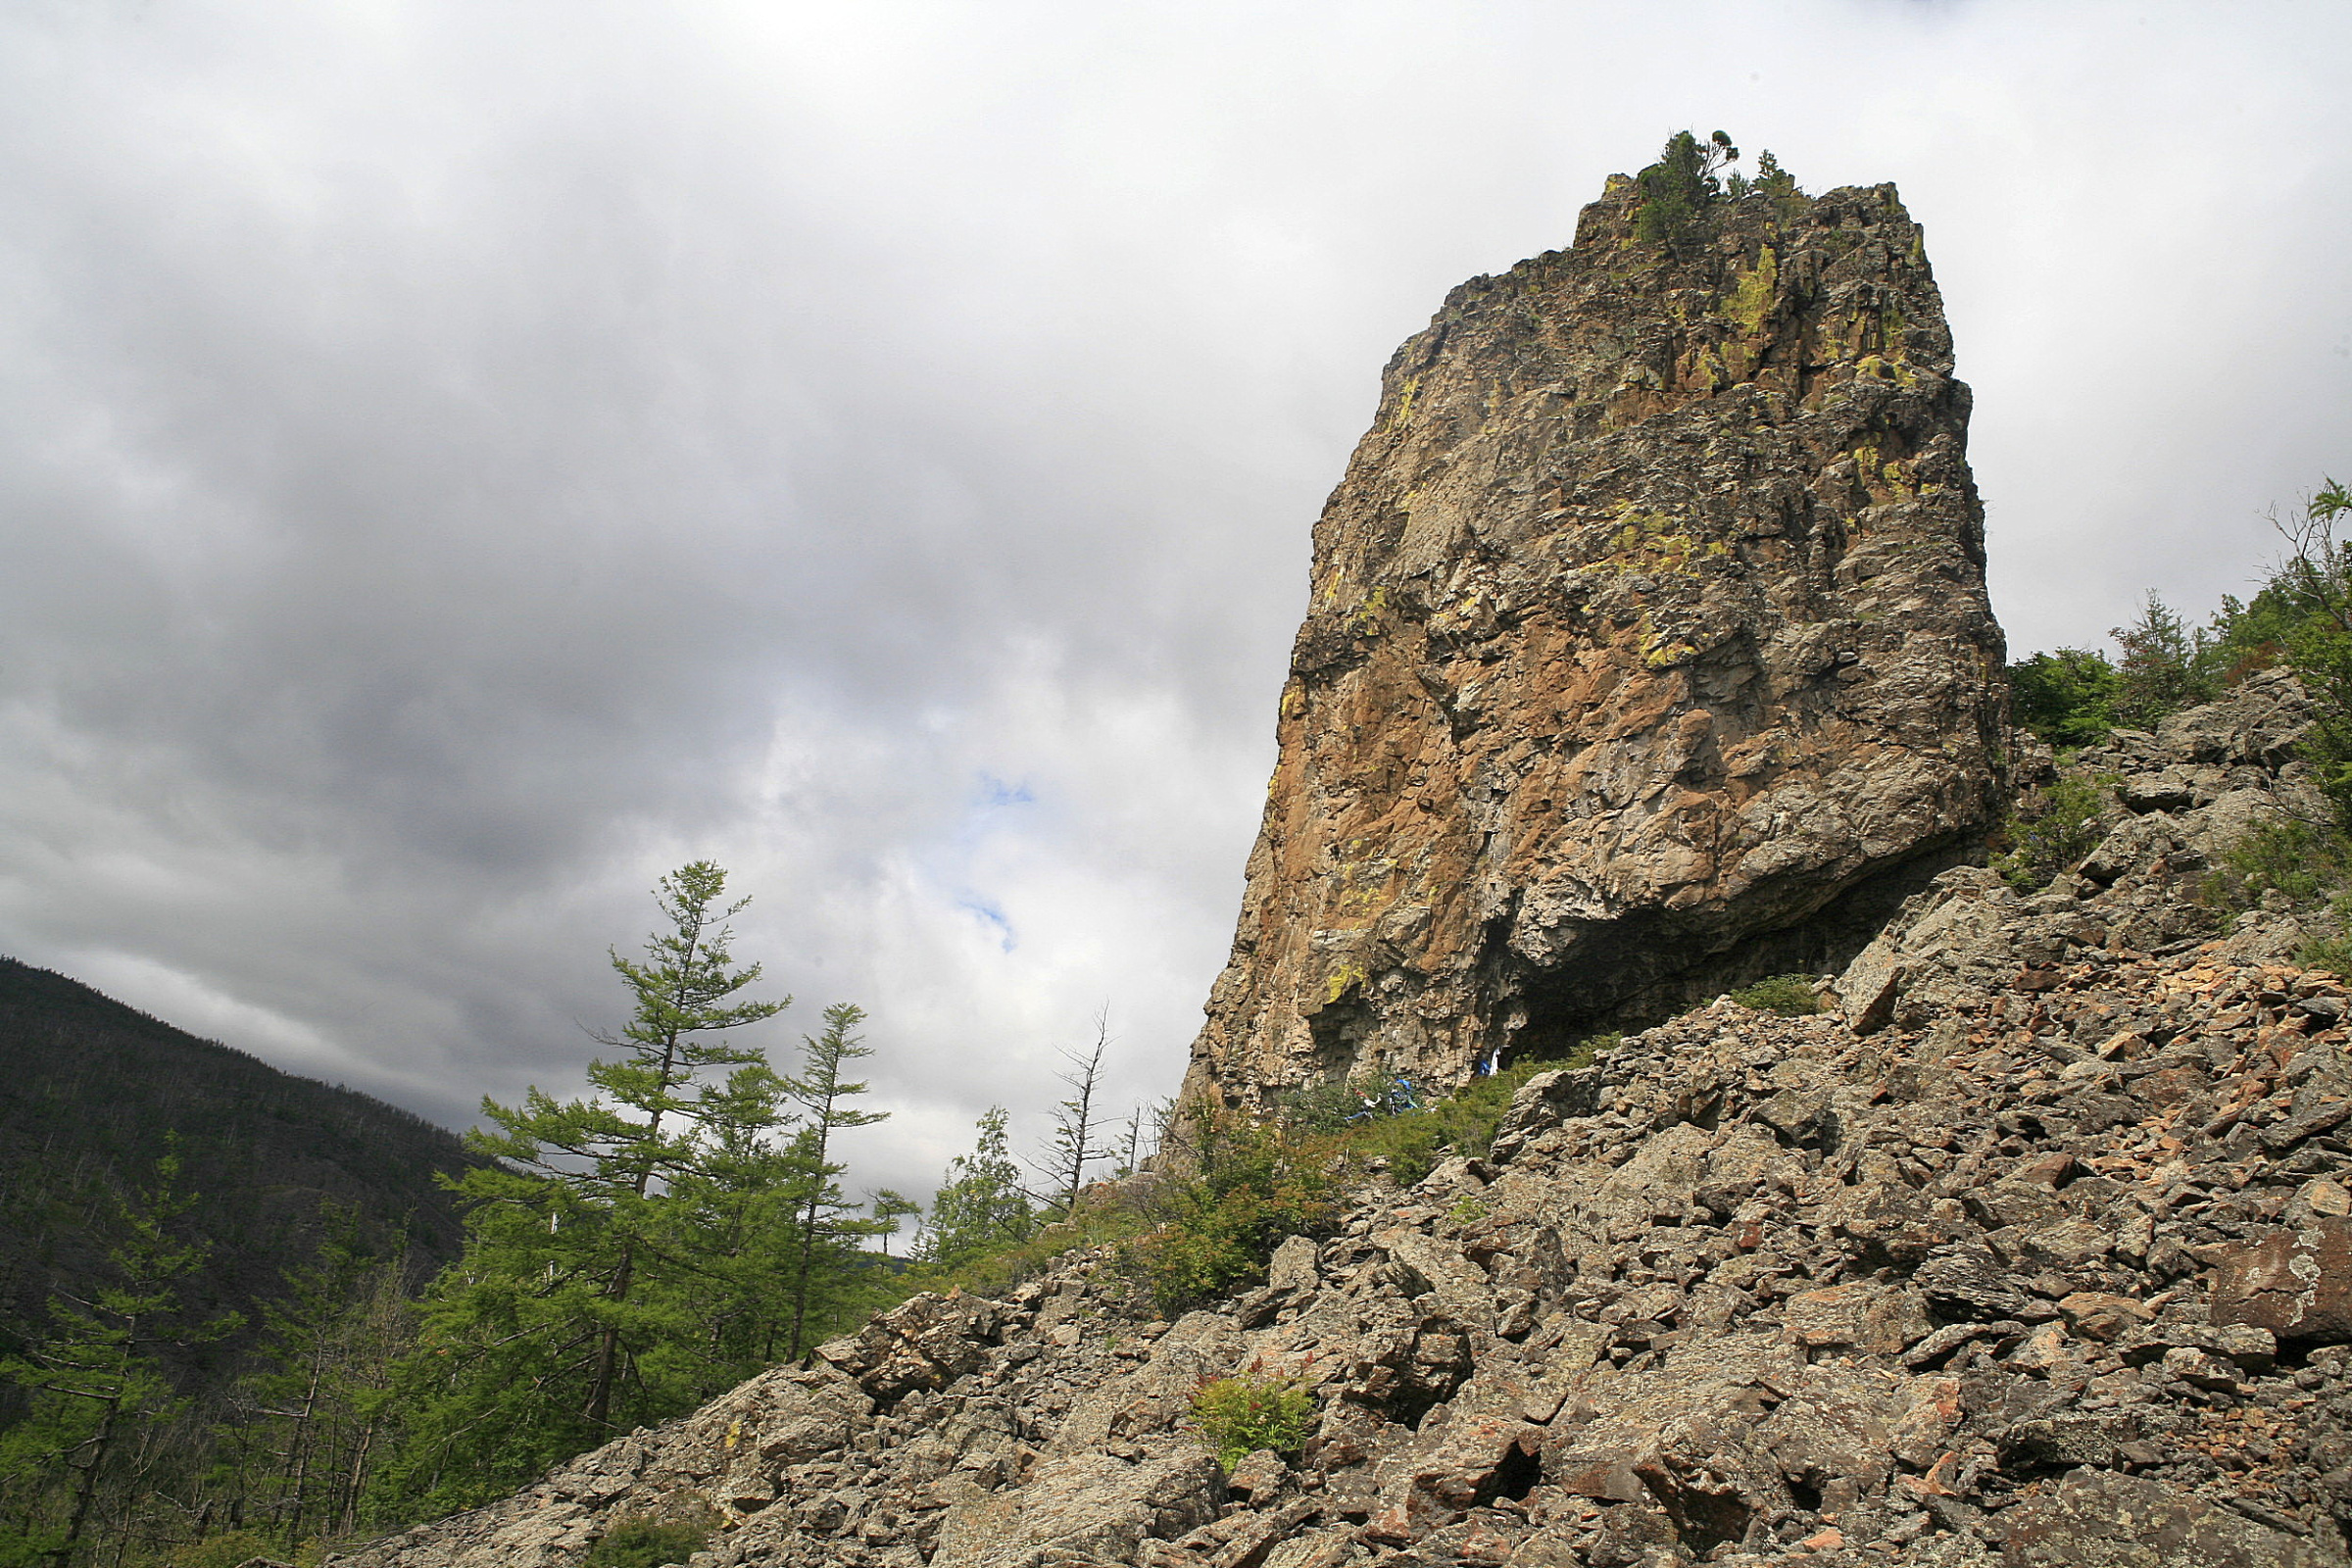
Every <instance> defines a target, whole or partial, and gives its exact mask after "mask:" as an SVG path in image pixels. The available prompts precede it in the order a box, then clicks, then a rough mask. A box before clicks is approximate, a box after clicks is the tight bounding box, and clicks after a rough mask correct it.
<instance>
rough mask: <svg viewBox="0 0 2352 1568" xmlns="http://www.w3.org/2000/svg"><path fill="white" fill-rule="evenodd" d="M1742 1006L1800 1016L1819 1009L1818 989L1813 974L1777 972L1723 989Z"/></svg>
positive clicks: (1793, 1016)
mask: <svg viewBox="0 0 2352 1568" xmlns="http://www.w3.org/2000/svg"><path fill="white" fill-rule="evenodd" d="M1725 994H1726V995H1727V996H1729V997H1730V998H1731V999H1732V1000H1733V1001H1734V1002H1737V1003H1738V1004H1740V1005H1741V1006H1742V1007H1746V1008H1749V1009H1750V1010H1752V1011H1755V1012H1777V1013H1780V1014H1781V1015H1782V1016H1784V1017H1789V1018H1801V1017H1804V1016H1805V1015H1806V1014H1808V1013H1815V1012H1819V1011H1821V993H1820V992H1819V991H1818V990H1816V989H1815V988H1814V984H1813V978H1812V976H1810V975H1802V974H1776V975H1771V976H1769V977H1767V978H1765V979H1762V980H1759V981H1757V982H1756V983H1755V984H1754V985H1752V986H1742V987H1740V989H1739V990H1738V991H1732V992H1727V993H1725Z"/></svg>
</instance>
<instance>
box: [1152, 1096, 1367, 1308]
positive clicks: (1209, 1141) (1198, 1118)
mask: <svg viewBox="0 0 2352 1568" xmlns="http://www.w3.org/2000/svg"><path fill="white" fill-rule="evenodd" d="M1172 1142H1173V1143H1174V1144H1175V1146H1176V1147H1175V1149H1174V1151H1173V1152H1174V1153H1175V1155H1176V1158H1177V1161H1178V1162H1179V1163H1180V1164H1181V1165H1183V1166H1187V1167H1189V1168H1190V1171H1191V1176H1190V1178H1189V1179H1184V1180H1173V1181H1170V1182H1168V1183H1167V1184H1165V1186H1164V1187H1163V1188H1162V1189H1161V1190H1160V1191H1159V1193H1158V1194H1157V1195H1156V1196H1155V1199H1154V1203H1153V1207H1154V1209H1155V1210H1156V1212H1155V1214H1154V1216H1153V1217H1154V1218H1155V1219H1156V1220H1157V1222H1158V1223H1157V1224H1156V1225H1155V1226H1154V1228H1153V1229H1152V1231H1151V1232H1150V1233H1149V1234H1148V1235H1145V1236H1142V1237H1139V1238H1137V1239H1135V1240H1133V1241H1130V1242H1128V1243H1127V1244H1125V1245H1124V1246H1123V1247H1122V1248H1121V1249H1120V1257H1121V1259H1122V1261H1123V1262H1124V1263H1125V1265H1126V1267H1127V1269H1128V1270H1129V1272H1130V1273H1132V1274H1133V1275H1134V1276H1135V1277H1136V1279H1137V1280H1138V1281H1139V1283H1141V1284H1142V1285H1144V1286H1145V1287H1146V1288H1147V1289H1148V1290H1150V1292H1151V1293H1152V1301H1153V1302H1154V1303H1155V1304H1156V1305H1157V1306H1158V1307H1159V1309H1160V1310H1161V1311H1163V1312H1166V1313H1168V1314H1170V1315H1171V1316H1172V1315H1174V1314H1175V1313H1177V1312H1181V1311H1183V1310H1185V1309H1187V1308H1189V1307H1191V1306H1193V1305H1195V1304H1196V1303H1198V1302H1201V1301H1204V1300H1207V1299H1210V1298H1211V1297H1215V1296H1219V1295H1222V1294H1223V1293H1224V1292H1226V1291H1228V1290H1230V1289H1232V1288H1233V1287H1234V1286H1236V1285H1240V1284H1242V1283H1244V1282H1245V1281H1248V1280H1250V1278H1252V1277H1253V1276H1255V1275H1256V1274H1258V1272H1259V1271H1260V1270H1262V1269H1263V1268H1264V1267H1265V1264H1266V1259H1267V1258H1269V1257H1271V1256H1272V1255H1273V1253H1274V1249H1275V1248H1276V1247H1278V1246H1280V1245H1281V1244H1282V1241H1283V1239H1284V1238H1285V1237H1289V1236H1314V1235H1319V1234H1321V1233H1323V1232H1325V1231H1327V1230H1329V1229H1330V1228H1331V1224H1332V1221H1333V1219H1334V1217H1335V1216H1336V1215H1337V1213H1338V1211H1339V1201H1340V1197H1341V1193H1342V1190H1343V1188H1344V1187H1345V1185H1346V1180H1345V1178H1346V1175H1347V1161H1346V1159H1345V1157H1344V1155H1343V1154H1342V1152H1341V1150H1340V1147H1339V1141H1338V1140H1337V1139H1335V1138H1332V1137H1329V1136H1317V1135H1313V1134H1307V1133H1302V1132H1299V1131H1298V1130H1297V1129H1295V1128H1292V1127H1288V1126H1285V1125H1284V1124H1282V1123H1281V1122H1269V1123H1259V1122H1253V1121H1251V1120H1250V1119H1249V1118H1248V1117H1247V1116H1244V1115H1242V1114H1240V1113H1239V1112H1236V1111H1231V1110H1227V1109H1225V1108H1224V1107H1223V1106H1220V1105H1214V1104H1209V1103H1201V1104H1196V1105H1193V1106H1190V1107H1188V1108H1187V1110H1186V1113H1185V1123H1184V1125H1183V1127H1182V1128H1181V1130H1180V1136H1179V1137H1178V1138H1177V1139H1175V1140H1172Z"/></svg>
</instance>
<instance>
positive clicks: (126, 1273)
mask: <svg viewBox="0 0 2352 1568" xmlns="http://www.w3.org/2000/svg"><path fill="white" fill-rule="evenodd" d="M106 1200H107V1204H108V1206H109V1207H110V1208H111V1209H112V1211H113V1214H112V1219H113V1229H114V1230H115V1233H116V1237H117V1239H116V1241H115V1243H114V1245H113V1246H112V1247H111V1248H110V1249H109V1250H108V1253H107V1257H108V1262H109V1264H110V1266H111V1270H112V1275H113V1277H112V1279H111V1280H110V1281H109V1282H108V1283H107V1284H106V1285H104V1286H103V1287H102V1288H100V1289H99V1290H97V1291H96V1292H94V1293H92V1294H91V1295H90V1296H88V1297H86V1298H84V1297H76V1296H73V1295H69V1294H67V1293H64V1292H60V1293H58V1294H57V1295H55V1296H54V1297H52V1299H51V1300H50V1303H49V1309H50V1323H49V1326H48V1332H47V1334H46V1335H45V1336H44V1337H43V1338H41V1339H40V1340H39V1341H38V1342H37V1343H36V1344H34V1345H33V1346H32V1347H31V1348H29V1349H27V1350H26V1351H25V1353H23V1354H21V1355H13V1356H9V1357H6V1358H5V1359H0V1378H6V1379H7V1380H8V1381H9V1382H11V1383H14V1384H16V1385H17V1386H18V1387H19V1388H20V1389H22V1390H23V1391H24V1392H25V1400H26V1412H25V1417H24V1419H22V1420H20V1421H19V1422H18V1423H17V1424H16V1425H15V1426H13V1427H11V1428H10V1429H9V1430H8V1431H7V1432H6V1433H5V1434H0V1520H4V1521H5V1522H6V1526H7V1529H6V1533H5V1534H4V1535H0V1564H4V1565H6V1568H19V1565H27V1564H33V1563H40V1564H44V1565H48V1568H65V1565H67V1564H70V1563H73V1562H74V1561H75V1560H76V1559H77V1558H80V1557H82V1556H84V1555H85V1554H86V1549H87V1547H88V1545H89V1544H90V1542H91V1540H92V1538H93V1537H95V1536H96V1535H98V1534H99V1533H100V1530H101V1527H102V1526H103V1525H105V1524H106V1523H108V1521H107V1520H106V1519H104V1518H102V1516H101V1515H102V1511H103V1512H111V1513H112V1514H114V1515H115V1516H116V1517H115V1518H114V1519H113V1520H112V1523H113V1524H114V1525H115V1527H116V1528H115V1529H114V1530H113V1531H111V1532H108V1533H110V1534H114V1535H117V1536H119V1535H120V1534H121V1531H122V1527H123V1526H124V1525H126V1524H127V1521H128V1514H129V1512H130V1510H131V1509H132V1508H133V1507H135V1506H137V1505H138V1504H139V1503H141V1502H142V1501H143V1498H142V1496H141V1495H140V1494H141V1493H142V1492H143V1491H144V1488H143V1487H142V1486H141V1484H140V1483H141V1481H142V1479H143V1473H144V1472H145V1471H146V1470H147V1469H148V1468H149V1467H150V1466H151V1464H152V1462H153V1460H154V1458H155V1457H156V1453H157V1450H156V1448H155V1446H154V1445H153V1444H152V1443H151V1442H149V1443H142V1442H141V1438H142V1435H145V1436H146V1437H149V1438H152V1436H153V1435H154V1433H155V1432H157V1431H158V1430H161V1429H162V1428H164V1427H165V1426H166V1425H167V1424H169V1423H170V1422H171V1421H172V1419H173V1418H174V1417H175V1416H178V1415H179V1414H180V1413H181V1412H182V1410H183V1407H184V1401H183V1400H181V1399H180V1398H178V1397H176V1396H175V1395H174V1393H173V1392H172V1385H171V1382H170V1380H169V1378H168V1377H167V1376H166V1374H165V1371H164V1368H163V1366H162V1364H161V1362H160V1361H159V1358H158V1353H157V1352H158V1351H160V1350H162V1349H163V1348H166V1347H169V1346H189V1345H198V1344H203V1343H206V1342H209V1341H212V1340H217V1339H219V1338H221V1336H222V1335H224V1334H227V1333H229V1332H231V1331H232V1330H234V1329H235V1327H236V1326H237V1322H238V1319H237V1318H236V1316H235V1315H234V1314H229V1315H227V1316H223V1317H220V1318H216V1319H213V1320H212V1321H210V1322H205V1323H197V1322H194V1321H192V1320H191V1319H190V1317H189V1315H188V1311H187V1303H186V1302H185V1301H183V1300H182V1299H181V1288H182V1286H183V1284H184V1282H185V1281H186V1280H187V1278H188V1276H189V1275H191V1274H193V1273H194V1272H195V1271H196V1270H197V1268H198V1267H200V1266H201V1265H202V1263H203V1261H204V1257H205V1253H206V1250H207V1249H206V1247H205V1245H204V1244H203V1243H202V1242H199V1241H193V1240H189V1239H187V1238H186V1237H184V1236H181V1235H179V1234H177V1231H178V1228H179V1221H180V1220H181V1219H182V1218H183V1216H185V1215H186V1213H187V1211H188V1210H189V1209H190V1208H191V1207H192V1206H193V1205H194V1204H195V1202H196V1199H195V1197H194V1195H192V1194H189V1193H184V1192H182V1191H180V1189H179V1156H178V1154H177V1152H170V1153H167V1154H165V1155H164V1157H163V1158H162V1159H160V1160H158V1161H157V1162H156V1168H155V1182H154V1185H152V1186H150V1187H146V1188H142V1189H138V1190H136V1191H134V1192H133V1193H132V1194H130V1195H128V1196H125V1195H123V1194H121V1193H119V1192H116V1191H114V1190H112V1189H109V1190H108V1192H107V1195H106ZM102 1505H103V1507H102Z"/></svg>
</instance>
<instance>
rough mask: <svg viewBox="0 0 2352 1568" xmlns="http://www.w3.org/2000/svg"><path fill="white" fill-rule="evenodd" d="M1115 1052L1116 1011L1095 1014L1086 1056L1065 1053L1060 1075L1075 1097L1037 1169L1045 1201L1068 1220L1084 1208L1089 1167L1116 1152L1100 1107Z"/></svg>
mask: <svg viewBox="0 0 2352 1568" xmlns="http://www.w3.org/2000/svg"><path fill="white" fill-rule="evenodd" d="M1109 1049H1110V1012H1109V1009H1108V1008H1105V1009H1104V1010H1103V1011H1102V1012H1100V1013H1097V1014H1096V1015H1095V1043H1094V1045H1093V1046H1092V1047H1090V1048H1089V1049H1088V1050H1086V1051H1085V1052H1083V1053H1081V1052H1076V1051H1064V1052H1062V1054H1061V1057H1062V1060H1064V1061H1065V1062H1067V1063H1069V1066H1068V1069H1067V1070H1066V1071H1063V1072H1060V1073H1057V1074H1055V1077H1056V1078H1058V1079H1059V1081H1060V1082H1061V1084H1062V1086H1063V1087H1064V1088H1066V1089H1068V1090H1069V1092H1070V1098H1069V1099H1067V1100H1064V1101H1062V1102H1061V1103H1058V1104H1056V1105H1055V1106H1054V1136H1053V1137H1052V1138H1051V1139H1049V1140H1048V1141H1047V1144H1046V1148H1045V1152H1043V1154H1042V1155H1040V1157H1039V1158H1038V1161H1037V1168H1038V1171H1039V1173H1040V1174H1041V1175H1043V1176H1044V1177H1045V1178H1046V1181H1047V1183H1048V1187H1047V1191H1046V1194H1045V1195H1044V1196H1045V1200H1046V1201H1047V1202H1049V1203H1051V1204H1052V1205H1053V1211H1054V1213H1055V1214H1057V1215H1058V1216H1060V1217H1061V1218H1063V1219H1067V1218H1068V1217H1069V1216H1070V1213H1071V1211H1072V1210H1074V1209H1076V1208H1077V1206H1078V1194H1079V1192H1080V1190H1081V1189H1083V1188H1084V1187H1085V1186H1086V1172H1087V1167H1089V1166H1090V1165H1094V1164H1096V1163H1098V1162H1100V1161H1102V1160H1105V1159H1108V1158H1109V1157H1110V1156H1111V1155H1112V1153H1113V1152H1114V1151H1113V1150H1112V1149H1110V1148H1109V1147H1108V1146H1107V1144H1106V1142H1105V1140H1104V1129H1103V1113H1102V1111H1101V1110H1100V1109H1099V1108H1098V1107H1097V1106H1096V1103H1095V1100H1096V1092H1097V1090H1098V1089H1099V1088H1100V1087H1101V1084H1102V1081H1103V1053H1104V1052H1106V1051H1108V1050H1109Z"/></svg>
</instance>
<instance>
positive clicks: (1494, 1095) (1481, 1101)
mask: <svg viewBox="0 0 2352 1568" xmlns="http://www.w3.org/2000/svg"><path fill="white" fill-rule="evenodd" d="M1561 1065H1563V1063H1561V1062H1557V1061H1522V1062H1518V1063H1516V1064H1514V1065H1512V1066H1509V1067H1506V1068H1504V1069H1503V1070H1502V1071H1500V1072H1496V1073H1490V1074H1488V1075H1487V1076H1486V1077H1484V1078H1474V1079H1472V1080H1471V1081H1470V1082H1469V1083H1467V1084H1464V1085H1463V1086H1462V1087H1461V1089H1460V1090H1459V1091H1457V1092H1456V1093H1454V1094H1453V1095H1451V1096H1450V1097H1448V1098H1446V1099H1445V1100H1441V1101H1437V1102H1435V1103H1431V1104H1427V1105H1417V1106H1415V1107H1413V1108H1412V1109H1410V1110H1404V1111H1400V1112H1398V1113H1397V1114H1396V1115H1393V1116H1382V1117H1377V1118H1374V1119H1371V1120H1367V1121H1363V1122H1359V1123H1357V1124H1356V1125H1354V1126H1351V1127H1349V1128H1348V1129H1347V1131H1346V1133H1345V1134H1344V1135H1343V1137H1344V1141H1345V1143H1346V1146H1347V1152H1348V1156H1349V1158H1350V1161H1351V1162H1352V1163H1354V1164H1357V1165H1361V1164H1364V1163H1366V1162H1368V1161H1371V1160H1374V1159H1385V1160H1387V1161H1388V1162H1389V1164H1388V1169H1389V1174H1390V1175H1391V1176H1392V1177H1394V1178H1396V1180H1397V1182H1398V1183H1400V1184H1401V1185H1403V1186H1406V1187H1410V1186H1411V1185H1412V1184H1413V1183H1415V1182H1417V1181H1419V1180H1420V1179H1421V1178H1422V1177H1424V1176H1426V1175H1428V1174H1429V1173H1430V1172H1431V1171H1432V1170H1434V1169H1436V1168H1437V1164H1438V1162H1439V1161H1440V1160H1442V1159H1444V1158H1445V1157H1446V1155H1448V1154H1469V1155H1473V1156H1476V1155H1481V1154H1484V1153H1485V1152H1487V1150H1488V1149H1489V1147H1491V1146H1492V1145H1493V1144H1494V1142H1495V1127H1496V1126H1498V1125H1499V1124H1500V1123H1501V1121H1502V1113H1503V1112H1504V1111H1506V1110H1508V1109H1509V1108H1510V1104H1511V1097H1512V1096H1513V1095H1515V1094H1517V1093H1518V1092H1519V1086H1520V1085H1521V1084H1524V1083H1526V1082H1527V1081H1528V1080H1529V1079H1530V1078H1533V1077H1534V1076H1535V1075H1536V1074H1537V1073H1540V1072H1544V1071H1547V1070H1549V1069H1551V1068H1553V1067H1558V1066H1561Z"/></svg>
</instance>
